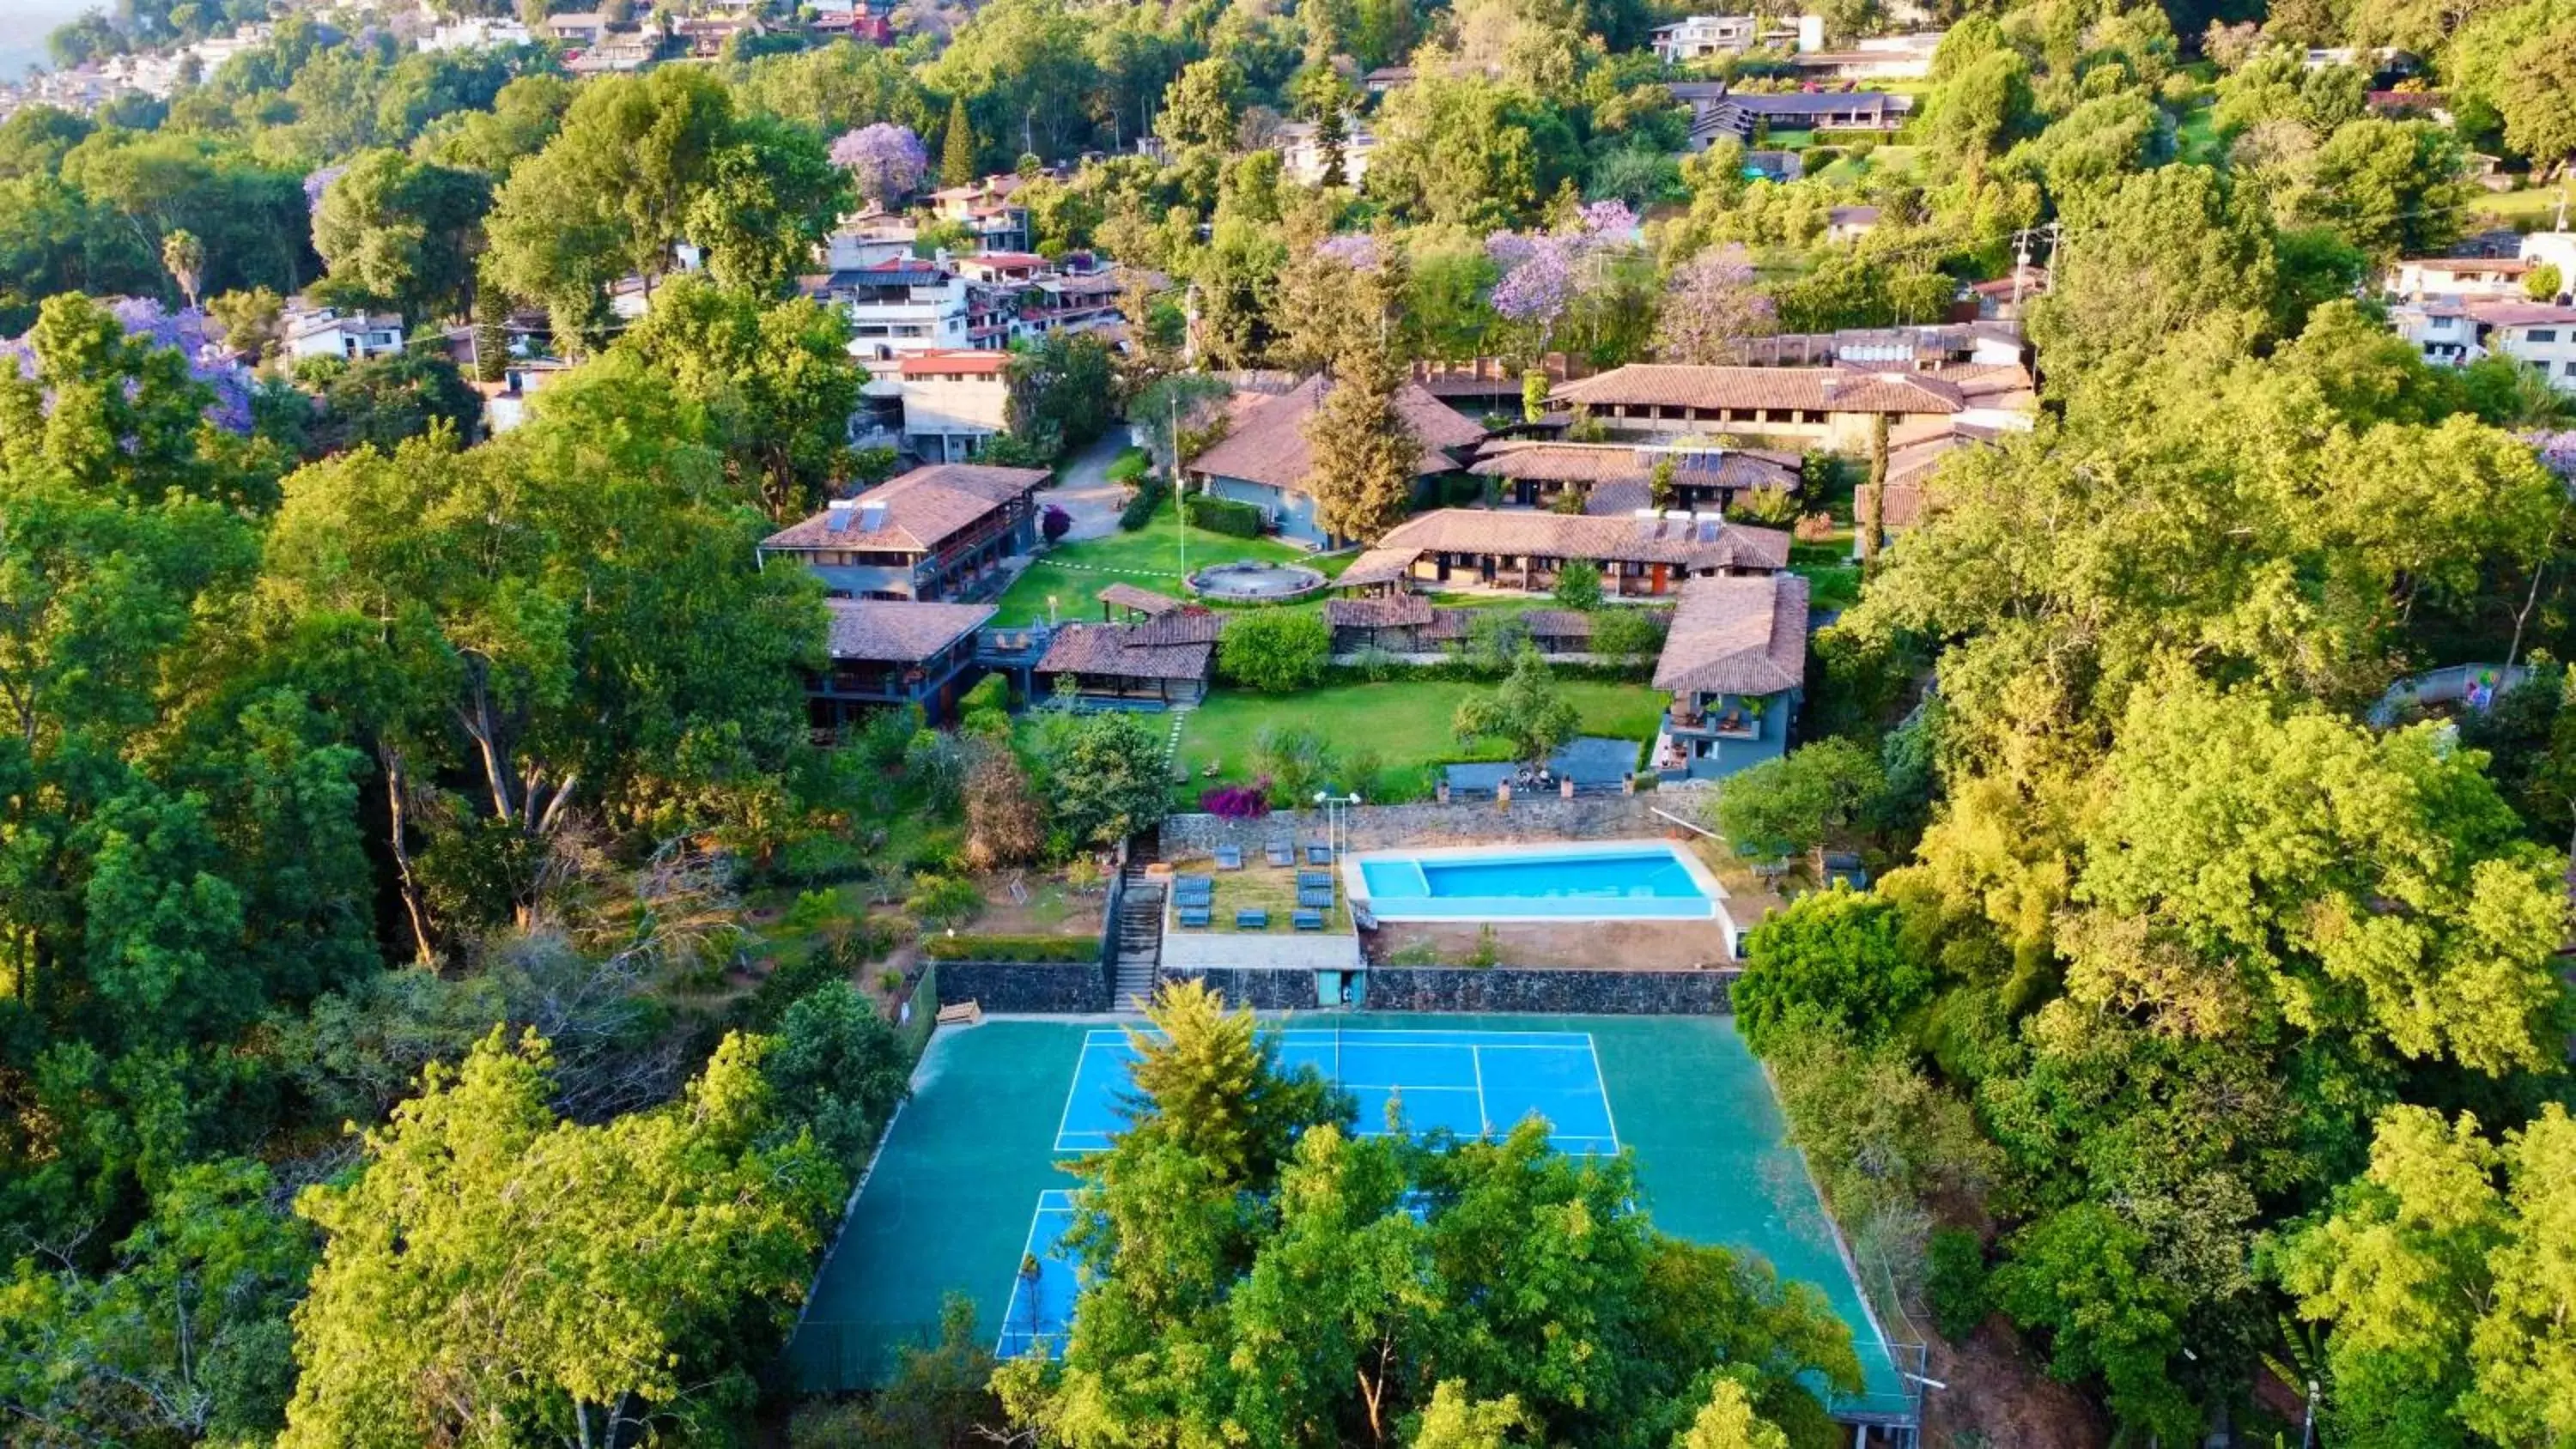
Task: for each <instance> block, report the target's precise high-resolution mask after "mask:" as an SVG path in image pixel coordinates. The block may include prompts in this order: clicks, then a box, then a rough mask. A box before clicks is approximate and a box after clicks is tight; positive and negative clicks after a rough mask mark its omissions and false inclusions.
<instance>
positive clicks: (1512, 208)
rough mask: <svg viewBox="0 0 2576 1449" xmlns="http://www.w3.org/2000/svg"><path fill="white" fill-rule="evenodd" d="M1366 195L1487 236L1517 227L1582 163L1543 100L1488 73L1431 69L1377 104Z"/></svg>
mask: <svg viewBox="0 0 2576 1449" xmlns="http://www.w3.org/2000/svg"><path fill="white" fill-rule="evenodd" d="M1376 130H1377V134H1378V147H1377V150H1376V151H1375V152H1373V153H1372V154H1371V155H1370V157H1369V169H1368V177H1367V179H1366V182H1365V183H1364V184H1365V188H1366V190H1367V192H1368V194H1369V195H1370V196H1371V197H1373V198H1376V199H1378V200H1380V201H1382V202H1384V203H1385V204H1386V205H1388V206H1389V207H1391V208H1393V209H1395V210H1396V211H1398V212H1399V213H1401V214H1403V215H1405V216H1407V217H1409V218H1412V219H1414V220H1419V221H1439V222H1455V223H1458V224H1461V225H1464V226H1468V227H1473V228H1477V229H1480V230H1484V229H1491V228H1494V227H1499V226H1507V225H1510V224H1511V223H1513V222H1515V221H1518V220H1519V219H1521V217H1522V216H1524V215H1525V214H1526V213H1527V212H1528V211H1529V210H1530V209H1531V208H1533V207H1535V206H1536V205H1537V204H1538V202H1539V200H1540V199H1541V198H1543V197H1546V196H1549V195H1551V194H1553V193H1554V192H1555V190H1556V188H1557V185H1558V183H1560V182H1561V181H1563V180H1564V179H1566V177H1568V176H1569V175H1571V174H1572V171H1573V166H1574V163H1575V161H1576V160H1577V158H1578V152H1577V150H1576V147H1575V145H1574V138H1573V136H1572V134H1571V133H1570V132H1569V131H1568V130H1567V129H1566V126H1565V123H1564V121H1563V120H1561V119H1559V118H1558V116H1557V115H1556V113H1555V112H1554V111H1553V110H1552V109H1550V108H1548V107H1547V106H1545V105H1544V104H1542V103H1540V102H1539V101H1538V100H1536V98H1534V97H1532V96H1529V95H1528V94H1526V93H1524V92H1521V91H1519V90H1517V89H1514V88H1510V87H1507V86H1505V85H1502V84H1500V83H1497V82H1495V81H1492V80H1488V79H1486V78H1485V77H1483V76H1481V75H1470V76H1448V75H1442V74H1438V73H1426V74H1424V75H1422V76H1420V77H1419V78H1417V79H1416V80H1414V81H1413V82H1412V83H1411V84H1409V85H1403V86H1398V87H1397V88H1396V89H1395V90H1394V91H1392V92H1390V93H1389V94H1388V95H1387V97H1386V99H1385V100H1384V101H1383V102H1381V103H1380V108H1379V112H1378V121H1377V127H1376Z"/></svg>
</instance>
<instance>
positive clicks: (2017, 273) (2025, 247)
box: [2012, 227, 2030, 316]
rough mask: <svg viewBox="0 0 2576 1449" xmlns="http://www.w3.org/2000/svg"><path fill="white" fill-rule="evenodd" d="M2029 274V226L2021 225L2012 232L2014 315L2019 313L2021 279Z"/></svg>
mask: <svg viewBox="0 0 2576 1449" xmlns="http://www.w3.org/2000/svg"><path fill="white" fill-rule="evenodd" d="M2029 275H2030V228H2029V227H2023V228H2022V229H2021V230H2019V231H2016V232H2014V233H2013V273H2012V283H2013V288H2012V304H2013V314H2014V315H2015V316H2019V315H2020V313H2021V284H2022V279H2023V278H2024V277H2027V276H2029Z"/></svg>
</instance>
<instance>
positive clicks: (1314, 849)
mask: <svg viewBox="0 0 2576 1449" xmlns="http://www.w3.org/2000/svg"><path fill="white" fill-rule="evenodd" d="M1306 863H1307V864H1308V865H1331V864H1332V863H1333V848H1332V847H1331V846H1329V845H1317V844H1316V843H1315V842H1313V841H1311V840H1310V841H1307V842H1306Z"/></svg>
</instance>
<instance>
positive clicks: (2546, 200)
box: [2469, 186, 2576, 226]
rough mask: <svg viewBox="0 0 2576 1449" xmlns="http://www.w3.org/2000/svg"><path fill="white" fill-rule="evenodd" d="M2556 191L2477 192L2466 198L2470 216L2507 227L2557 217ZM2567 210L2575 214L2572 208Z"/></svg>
mask: <svg viewBox="0 0 2576 1449" xmlns="http://www.w3.org/2000/svg"><path fill="white" fill-rule="evenodd" d="M2558 197H2559V190H2558V188H2557V187H2555V186H2527V187H2524V188H2523V189H2522V190H2520V191H2499V192H2481V193H2479V194H2478V195H2476V196H2474V197H2472V198H2470V200H2469V212H2470V214H2471V215H2473V216H2482V217H2489V218H2492V219H2493V220H2494V221H2495V222H2497V223H2498V224H2501V225H2505V226H2511V225H2512V224H2514V223H2515V222H2518V221H2532V222H2541V223H2546V222H2547V221H2549V220H2550V219H2551V218H2552V217H2554V216H2556V215H2557V214H2558ZM2568 210H2570V211H2576V205H2571V206H2569V208H2568Z"/></svg>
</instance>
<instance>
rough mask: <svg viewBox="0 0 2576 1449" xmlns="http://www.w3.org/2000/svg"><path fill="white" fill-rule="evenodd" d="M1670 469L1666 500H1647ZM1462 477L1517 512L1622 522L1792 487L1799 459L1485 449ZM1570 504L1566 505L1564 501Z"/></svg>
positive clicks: (1688, 451) (1530, 445)
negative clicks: (1490, 488) (1648, 511)
mask: <svg viewBox="0 0 2576 1449" xmlns="http://www.w3.org/2000/svg"><path fill="white" fill-rule="evenodd" d="M1665 463H1670V464H1672V466H1673V476H1672V493H1671V496H1670V497H1667V498H1664V499H1660V500H1659V499H1656V498H1654V497H1653V494H1652V490H1653V481H1654V476H1655V470H1656V469H1657V468H1658V467H1660V466H1662V465H1663V464H1665ZM1467 471H1468V472H1470V473H1475V474H1478V475H1480V476H1482V477H1486V478H1491V479H1494V480H1495V482H1496V485H1497V487H1498V489H1499V491H1500V493H1501V495H1502V500H1503V501H1504V502H1507V503H1511V504H1515V505H1518V506H1519V507H1522V508H1550V509H1557V510H1560V511H1568V512H1571V511H1580V512H1584V513H1589V514H1594V515H1597V516H1604V517H1608V516H1627V515H1633V514H1635V513H1636V512H1637V511H1638V510H1640V509H1645V508H1657V509H1665V508H1670V509H1679V510H1681V511H1684V512H1692V513H1707V512H1716V511H1719V510H1722V509H1724V508H1725V507H1726V506H1727V505H1728V504H1730V503H1733V502H1734V501H1735V500H1736V498H1737V497H1738V496H1740V495H1742V494H1743V493H1744V492H1745V491H1746V490H1748V489H1753V488H1790V487H1795V486H1796V485H1797V482H1798V455H1797V454H1795V453H1772V452H1759V451H1753V450H1748V449H1743V448H1687V447H1672V446H1664V445H1643V446H1641V445H1637V444H1631V443H1552V442H1531V441H1522V440H1506V441H1501V442H1495V443H1489V444H1487V445H1486V447H1485V449H1484V450H1483V451H1482V452H1481V453H1479V454H1478V455H1477V456H1476V459H1475V461H1473V462H1471V463H1469V464H1468V465H1467ZM1569 495H1571V497H1572V499H1573V500H1574V501H1573V503H1572V504H1570V505H1569V503H1568V501H1567V500H1568V496H1569Z"/></svg>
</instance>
